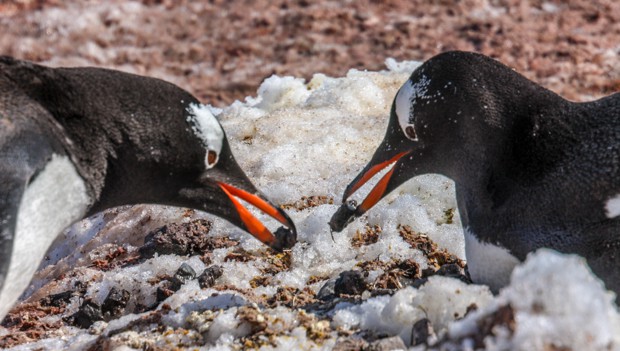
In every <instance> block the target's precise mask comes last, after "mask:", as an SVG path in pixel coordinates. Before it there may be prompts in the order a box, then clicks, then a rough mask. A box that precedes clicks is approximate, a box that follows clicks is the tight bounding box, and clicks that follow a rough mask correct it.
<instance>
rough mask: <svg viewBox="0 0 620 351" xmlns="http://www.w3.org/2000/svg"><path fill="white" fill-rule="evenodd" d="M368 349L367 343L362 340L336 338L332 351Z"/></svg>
mask: <svg viewBox="0 0 620 351" xmlns="http://www.w3.org/2000/svg"><path fill="white" fill-rule="evenodd" d="M367 349H368V341H366V340H364V339H362V338H351V337H348V338H338V341H336V345H334V347H333V348H332V351H360V350H367Z"/></svg>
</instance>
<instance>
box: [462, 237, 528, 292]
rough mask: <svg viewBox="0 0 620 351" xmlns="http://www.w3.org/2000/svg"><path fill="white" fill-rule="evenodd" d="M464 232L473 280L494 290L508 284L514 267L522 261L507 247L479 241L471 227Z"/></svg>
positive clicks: (469, 268) (468, 264) (468, 265)
mask: <svg viewBox="0 0 620 351" xmlns="http://www.w3.org/2000/svg"><path fill="white" fill-rule="evenodd" d="M464 233H465V256H466V258H467V267H468V270H469V275H470V276H471V279H472V280H473V282H474V283H476V284H485V285H488V286H489V287H490V288H491V290H492V291H494V292H497V291H499V289H500V288H502V287H504V286H506V285H508V284H509V283H510V274H511V273H512V270H513V268H514V267H515V266H516V265H518V264H519V263H520V262H521V261H519V259H517V258H516V257H514V256H513V255H512V254H511V253H510V252H509V251H508V250H506V249H505V248H502V247H499V246H496V245H492V244H489V243H484V242H481V241H479V240H478V238H476V236H475V235H474V234H472V232H471V231H470V230H469V228H465V230H464Z"/></svg>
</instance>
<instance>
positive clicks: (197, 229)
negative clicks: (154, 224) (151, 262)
mask: <svg viewBox="0 0 620 351" xmlns="http://www.w3.org/2000/svg"><path fill="white" fill-rule="evenodd" d="M210 230H211V222H209V221H207V220H204V219H200V220H196V221H192V222H189V223H172V224H169V225H165V226H163V227H161V228H159V229H157V230H155V231H152V232H150V233H149V234H148V235H147V236H146V237H145V238H144V245H143V246H142V247H140V249H139V250H138V251H139V252H140V255H141V256H142V257H145V258H150V257H153V255H155V253H158V254H160V255H171V254H174V255H181V256H183V255H192V254H197V253H200V252H201V251H202V249H203V248H204V247H205V246H207V244H208V241H209V238H208V237H207V236H206V235H205V234H206V233H208V232H209V231H210Z"/></svg>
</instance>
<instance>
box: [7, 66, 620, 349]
mask: <svg viewBox="0 0 620 351" xmlns="http://www.w3.org/2000/svg"><path fill="white" fill-rule="evenodd" d="M418 65H419V63H417V62H396V61H395V60H392V59H388V60H386V66H387V70H384V71H379V72H367V71H358V70H351V71H349V72H348V73H347V75H346V76H345V77H340V78H334V77H328V76H326V75H323V74H318V73H317V74H315V75H314V76H313V77H312V78H311V79H310V81H307V82H306V81H304V80H303V79H301V78H295V77H278V76H272V77H269V78H267V79H266V80H265V81H264V83H263V84H262V85H261V86H260V88H259V89H258V93H257V96H255V97H248V98H247V99H246V100H245V101H237V102H235V103H233V104H231V105H230V106H227V107H225V108H223V109H222V110H221V111H220V110H215V109H212V110H210V112H211V113H213V114H214V116H215V118H217V120H218V121H219V122H220V123H221V125H222V127H223V128H224V130H225V131H226V135H227V138H228V140H229V143H230V145H231V148H232V150H233V154H234V155H235V158H236V159H237V161H238V163H239V164H240V165H241V167H242V168H243V169H244V170H245V171H246V173H247V174H248V176H249V178H250V179H252V181H253V182H254V183H255V185H256V186H257V187H258V188H259V189H261V191H263V192H264V193H265V195H266V196H267V197H269V198H270V199H271V200H272V201H273V202H274V203H276V204H279V205H283V204H292V203H295V202H296V201H298V200H299V199H300V198H301V197H302V196H313V195H317V196H325V197H326V198H332V199H333V204H329V203H325V204H320V205H318V206H315V207H309V208H304V209H300V210H298V209H295V208H291V209H288V210H287V212H288V213H289V215H290V216H291V218H292V219H293V220H294V221H295V223H296V226H297V229H298V240H299V242H298V244H297V245H295V246H294V247H293V249H292V251H291V259H292V262H291V268H290V269H288V270H284V271H282V272H277V273H275V274H273V275H272V276H271V279H272V281H271V283H269V284H267V285H266V286H258V287H254V288H253V287H252V284H251V283H250V282H251V280H252V279H254V278H255V277H260V276H264V275H265V274H264V273H263V270H262V269H263V268H265V267H266V266H267V264H268V260H269V259H270V257H269V256H268V255H267V254H266V251H265V247H264V246H263V245H262V244H261V243H260V242H258V241H257V240H256V239H254V238H253V237H251V236H250V235H248V234H247V233H244V232H243V231H241V230H240V229H238V228H235V227H233V226H232V225H230V224H228V223H227V222H225V221H224V220H221V219H217V218H215V217H213V216H211V215H209V214H205V213H200V212H192V213H191V214H190V215H187V214H186V213H185V211H184V210H183V209H174V208H168V207H161V206H136V207H131V208H121V209H117V210H113V211H109V212H106V213H104V214H100V215H97V216H95V217H93V218H91V219H89V220H87V221H85V222H82V223H79V224H77V225H76V226H74V227H73V228H71V229H70V230H69V231H67V232H65V234H63V236H61V238H60V239H59V240H57V241H56V242H55V244H54V245H53V246H52V248H51V249H50V251H49V254H48V256H49V259H48V260H46V261H45V262H44V263H42V265H41V267H40V270H39V272H38V273H37V275H36V276H35V279H34V281H33V283H32V285H31V288H30V289H29V290H28V292H27V293H26V294H25V297H29V298H30V300H29V301H36V300H37V299H40V298H42V297H44V296H47V295H49V294H51V293H57V292H61V291H65V290H67V289H70V288H71V287H72V286H73V284H74V283H75V281H76V280H78V279H80V280H88V281H91V282H92V283H91V284H90V285H89V286H88V288H87V293H86V296H87V297H90V298H92V299H94V300H95V301H97V302H101V301H102V300H103V299H104V298H105V296H106V295H107V293H108V292H109V290H110V289H111V288H112V287H117V288H122V289H126V290H128V291H130V292H131V296H132V297H131V300H130V302H129V307H128V310H131V309H132V308H133V306H135V305H136V304H137V303H141V304H146V305H148V304H151V303H154V302H155V297H154V295H155V289H156V287H157V286H156V285H153V284H152V283H151V282H152V281H153V280H157V279H159V278H161V277H162V276H166V275H172V274H174V272H175V270H176V269H177V268H178V267H179V266H180V265H181V263H183V262H185V263H187V264H189V265H190V266H192V268H194V270H196V272H197V273H198V274H200V272H202V270H204V268H205V267H206V266H207V265H206V264H205V263H204V262H203V261H202V260H201V259H200V258H199V257H198V256H194V257H182V256H176V255H161V256H158V255H156V256H155V257H153V258H151V259H148V260H145V261H144V262H141V263H138V264H135V265H129V266H127V267H116V268H113V269H111V270H108V271H101V270H97V269H95V268H94V267H92V266H91V263H92V261H93V259H96V258H97V257H100V255H102V254H105V250H104V249H107V248H109V247H113V246H115V245H123V247H124V248H125V250H127V251H128V252H135V250H137V248H138V247H139V246H140V245H141V244H142V240H143V238H144V236H145V235H146V234H147V233H148V232H149V231H151V230H153V229H155V228H158V227H159V226H161V225H163V224H165V223H167V222H187V221H190V220H193V219H197V218H208V219H209V220H212V221H213V227H212V229H211V231H210V232H209V233H208V234H207V235H211V236H229V237H231V238H234V239H238V240H239V241H240V247H241V248H243V249H244V250H246V251H248V252H250V253H252V254H253V255H255V256H256V258H255V259H253V260H250V261H247V262H241V261H234V260H232V261H231V260H227V259H226V257H227V255H228V254H229V253H230V252H231V250H233V249H234V248H220V249H216V250H214V251H213V252H212V253H211V256H210V259H211V263H210V264H216V265H220V266H221V267H222V269H223V271H224V274H223V276H222V277H220V278H219V279H218V281H217V282H218V284H220V285H222V286H226V287H228V288H227V289H224V290H222V289H220V290H216V289H212V288H206V289H201V288H200V287H199V286H198V283H197V281H195V280H194V281H190V282H188V283H186V284H184V285H183V286H182V287H181V289H180V290H179V291H177V292H176V293H174V294H173V295H172V296H170V297H168V298H167V299H166V300H165V301H163V303H162V304H160V305H159V306H158V308H157V311H158V312H159V313H161V314H162V317H161V321H159V322H158V323H159V325H160V328H163V329H161V330H164V329H165V331H164V332H161V330H160V332H158V333H155V332H151V331H149V330H144V329H139V328H138V329H131V328H130V329H129V330H126V331H123V332H118V333H116V332H115V331H119V330H121V329H122V328H125V327H126V326H128V325H129V323H131V322H132V321H135V320H138V319H139V318H143V317H147V316H148V315H149V313H151V312H144V313H141V314H129V315H127V316H123V317H120V318H118V319H116V320H112V321H110V322H109V323H108V324H107V325H106V324H103V323H100V324H97V325H96V327H93V328H91V329H92V330H91V331H90V332H89V331H88V330H82V329H78V328H74V327H63V328H62V330H61V331H59V332H58V333H59V334H58V335H56V336H54V335H52V336H50V337H49V338H47V339H43V340H40V341H38V342H35V343H31V344H25V345H21V346H18V347H16V348H15V349H16V350H27V349H35V348H37V349H43V350H53V349H62V348H69V347H74V348H75V347H78V346H76V345H79V348H83V346H84V345H88V344H89V343H92V342H94V340H95V339H96V337H97V335H99V334H101V335H108V337H109V338H110V340H111V341H110V345H111V346H110V347H112V346H114V347H117V348H118V349H123V348H125V349H129V348H128V347H133V348H135V347H142V346H144V345H149V347H153V348H158V347H159V348H165V347H171V345H174V346H175V347H179V348H188V349H194V348H198V347H197V346H196V345H197V343H198V345H204V346H203V347H202V349H209V350H231V349H234V348H238V347H240V344H239V338H240V337H243V336H248V335H251V333H252V330H253V329H252V328H255V327H256V326H255V325H254V324H252V323H262V322H265V323H267V325H268V326H269V328H270V329H269V330H270V331H271V332H272V335H273V339H272V340H271V342H265V343H263V344H258V345H255V346H256V348H257V349H260V350H287V351H288V350H297V349H306V350H329V349H331V348H333V346H334V345H335V344H336V343H337V342H338V340H339V332H338V331H337V330H340V331H342V332H343V335H344V334H347V333H358V332H366V333H371V334H374V335H380V334H382V333H386V334H388V335H398V336H400V337H401V338H402V340H403V341H404V342H405V344H406V345H408V346H411V345H410V343H411V330H412V326H413V324H414V323H416V322H417V321H419V320H420V319H422V318H428V320H429V321H430V322H431V324H432V325H433V328H434V329H435V332H436V333H437V336H438V340H440V344H438V345H436V349H444V350H460V349H472V348H473V346H474V345H476V343H477V342H480V340H482V341H481V342H482V346H480V345H479V346H480V347H485V348H486V349H488V350H544V349H552V348H553V347H555V348H556V349H561V348H562V347H564V346H566V347H570V348H571V349H573V350H620V316H619V314H618V310H617V306H616V305H615V303H614V298H615V296H614V295H613V294H612V293H610V292H607V291H606V290H605V289H604V286H603V285H602V283H601V282H600V280H598V279H597V278H596V277H595V276H593V274H592V273H591V272H590V270H589V269H588V267H587V265H586V264H585V262H584V260H583V259H581V258H578V257H576V256H571V255H561V254H558V253H555V252H552V251H549V250H541V251H539V252H537V253H534V254H531V255H530V256H529V257H528V259H527V261H526V262H525V263H523V264H521V265H518V266H517V268H516V269H515V270H514V272H513V274H512V276H511V279H510V284H509V285H508V286H507V287H506V288H504V289H503V290H501V291H500V293H499V295H497V296H493V294H492V293H491V291H490V289H489V288H488V287H487V286H483V285H475V284H465V283H463V282H461V281H460V280H457V279H453V278H448V277H441V276H432V277H430V278H429V279H428V282H427V283H426V284H424V285H422V286H420V287H419V288H417V289H416V288H414V287H405V288H403V289H401V290H399V291H397V292H396V293H395V294H393V295H381V296H373V297H371V296H366V295H364V296H363V301H360V302H359V303H353V302H341V303H338V304H336V305H335V306H333V307H332V308H330V309H329V310H328V311H325V312H322V313H318V312H317V313H316V314H315V313H314V312H312V311H307V312H306V311H304V310H303V309H295V308H287V307H284V306H277V307H267V306H262V305H260V304H257V302H256V301H260V300H261V299H263V298H264V297H271V296H274V294H276V292H277V289H278V287H290V288H297V289H300V290H302V289H304V288H308V289H310V290H311V291H312V292H315V293H316V292H318V291H319V289H320V288H321V287H322V286H323V284H324V283H325V281H326V280H322V281H319V282H316V283H310V284H309V283H308V280H309V279H310V277H325V278H326V279H327V278H330V279H333V278H336V277H338V275H339V274H340V273H341V272H342V271H345V270H351V269H359V267H357V264H358V263H360V262H363V261H371V260H379V261H381V262H390V261H391V260H394V259H413V260H415V261H416V262H417V263H418V264H419V266H420V268H421V269H424V268H426V267H428V263H427V260H426V257H425V256H424V254H423V253H422V252H421V251H420V250H417V249H415V248H412V247H411V246H409V244H407V243H406V242H405V241H404V240H403V238H402V237H401V236H400V235H399V234H398V230H397V228H398V226H399V225H407V226H410V227H411V228H412V229H413V231H416V232H419V233H423V234H426V235H427V236H428V237H429V238H430V239H431V240H433V241H434V242H435V243H437V245H438V246H439V247H440V248H444V249H446V250H448V252H450V253H452V254H454V255H456V256H457V257H460V258H465V257H464V255H465V250H464V238H463V231H462V229H461V226H460V220H459V216H458V211H457V210H456V201H455V197H454V183H453V182H452V181H450V180H449V179H447V178H445V177H443V176H440V175H424V176H420V177H416V178H414V179H412V180H410V181H409V182H407V183H405V184H403V185H402V186H401V187H399V188H398V189H397V190H395V191H394V192H393V193H392V194H390V195H388V196H386V197H385V198H384V199H383V200H382V201H381V202H379V203H378V204H377V205H376V206H375V207H374V208H372V209H371V210H370V211H369V212H368V213H367V214H366V215H365V216H362V217H361V218H360V219H358V220H356V221H354V222H353V223H351V224H350V225H349V226H348V227H347V228H346V229H345V230H343V231H342V232H341V233H334V234H333V238H332V233H330V230H329V226H328V225H327V223H328V221H329V219H330V217H331V215H332V214H333V213H334V212H335V211H336V209H337V208H338V206H339V205H340V198H341V196H342V192H343V191H344V189H345V187H346V185H347V184H348V183H349V182H350V181H351V180H352V179H353V178H354V177H355V175H357V173H358V172H359V171H360V169H362V168H363V166H364V165H365V164H366V162H368V160H369V159H370V157H371V155H372V154H373V152H374V150H375V148H376V146H377V145H378V144H379V142H380V141H381V139H382V138H383V135H384V132H385V129H386V125H387V117H388V116H389V111H390V107H391V103H392V101H393V99H394V96H395V94H396V93H397V91H398V90H399V88H400V87H401V85H402V84H403V83H404V82H405V81H406V80H407V79H408V77H409V75H410V74H411V72H412V71H413V70H414V69H415V67H417V66H418ZM380 176H381V175H378V177H380ZM373 183H374V182H373V181H371V182H369V183H368V184H366V185H365V186H364V187H362V188H361V189H360V190H359V191H358V192H357V194H358V196H362V195H359V194H366V193H367V192H368V191H369V189H370V188H371V187H372V186H373ZM446 213H453V214H454V216H453V218H452V219H451V220H447V219H446ZM253 214H255V215H256V216H257V217H258V218H259V219H260V220H261V221H264V222H265V223H267V225H268V226H270V227H273V228H275V227H276V226H277V224H276V223H275V221H273V220H272V219H271V218H269V217H268V216H267V215H264V214H261V213H258V212H253ZM375 224H376V225H379V226H380V227H381V229H382V232H381V233H380V234H379V238H378V241H377V242H376V243H372V244H368V245H362V246H360V247H354V246H352V244H351V241H352V240H351V239H352V238H353V237H354V235H356V233H357V231H361V232H363V231H364V228H365V226H366V225H375ZM381 273H382V271H381V270H380V269H379V270H373V271H370V272H369V275H368V276H367V277H365V279H366V280H367V281H372V280H373V279H374V278H376V277H378V276H379V275H380V274H381ZM158 277H159V278H158ZM77 300H78V299H75V301H73V300H72V301H71V304H70V306H69V307H68V311H70V312H71V311H73V312H74V311H75V310H76V308H77V307H78V306H79V301H77ZM164 304H165V305H166V308H165V309H164V308H163V305H164ZM506 306H509V308H510V309H511V310H512V311H513V312H514V321H513V322H511V323H512V324H511V323H502V321H501V318H499V317H497V316H498V313H499V312H498V311H505V310H506V308H508V307H506ZM502 308H503V309H502ZM468 310H470V311H471V310H473V311H472V312H469V313H468V312H467V311H468ZM244 313H246V314H247V313H254V314H255V317H254V318H255V321H256V322H252V323H250V322H248V320H247V319H243V318H242V317H241V316H242V315H243V314H244ZM56 318H57V317H56ZM493 318H496V319H497V320H496V321H495V322H493V323H496V325H495V324H492V326H493V328H489V329H488V330H486V329H484V328H483V327H482V326H484V325H485V323H486V324H487V325H488V324H489V323H491V322H488V321H493V320H494V319H493ZM484 321H487V322H484ZM483 322H484V323H483ZM511 325H512V326H513V327H511ZM162 326H163V327H162ZM511 328H512V329H511ZM4 332H6V331H4ZM2 333H3V328H0V335H2ZM91 333H93V334H91ZM317 335H318V336H317ZM476 340H478V341H476ZM140 345H142V346H140ZM413 349H415V350H424V349H429V350H432V349H434V348H433V347H429V348H425V347H424V346H417V347H412V350H413Z"/></svg>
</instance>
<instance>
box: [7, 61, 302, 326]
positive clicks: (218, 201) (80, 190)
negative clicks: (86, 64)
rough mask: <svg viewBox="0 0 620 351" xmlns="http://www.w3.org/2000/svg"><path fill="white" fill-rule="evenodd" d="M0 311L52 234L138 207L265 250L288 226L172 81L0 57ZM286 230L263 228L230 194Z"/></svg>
mask: <svg viewBox="0 0 620 351" xmlns="http://www.w3.org/2000/svg"><path fill="white" fill-rule="evenodd" d="M0 160H1V161H2V162H0V194H2V196H0V289H1V290H0V319H1V318H3V317H4V315H5V314H6V313H7V312H8V310H9V309H10V307H11V306H12V304H13V303H14V302H15V301H16V299H17V298H18V297H19V295H20V294H21V292H22V291H23V290H24V289H25V288H26V286H27V284H28V282H29V280H30V278H31V277H32V274H34V271H35V270H36V267H38V264H39V261H40V260H41V258H42V257H43V255H44V254H45V251H46V250H47V248H48V247H49V245H50V244H51V242H52V241H53V240H54V238H55V237H56V236H57V235H58V234H59V233H60V232H61V231H62V230H63V229H64V228H66V227H67V226H68V225H70V224H71V223H73V222H75V221H77V220H79V219H82V218H84V217H85V216H88V215H92V214H94V213H96V212H99V211H102V210H104V209H107V208H111V207H115V206H120V205H127V204H138V203H151V204H164V205H172V206H182V207H190V208H194V209H198V210H203V211H207V212H210V213H213V214H215V215H218V216H220V217H222V218H224V219H226V220H228V221H230V222H231V223H233V224H235V225H237V226H239V227H240V228H242V229H244V230H246V231H248V232H250V233H251V234H252V235H254V236H256V237H257V238H258V239H259V240H261V241H263V242H264V243H266V244H267V245H269V246H271V247H272V248H274V249H276V250H281V249H283V248H288V247H290V246H292V245H293V244H294V242H295V239H296V232H295V227H294V224H293V223H292V221H291V220H290V218H289V217H288V216H287V215H286V213H285V212H284V211H282V210H281V209H280V208H277V207H275V206H274V205H273V204H271V203H270V202H269V201H268V200H267V199H266V198H265V197H264V196H263V195H262V194H261V193H260V192H259V191H258V190H257V189H256V188H255V187H254V186H253V185H252V183H251V181H250V180H249V179H248V178H247V176H246V175H245V174H244V173H243V171H242V170H241V168H240V167H239V166H238V165H237V163H236V162H235V160H234V157H233V155H232V153H231V150H230V146H229V144H228V142H227V140H226V136H225V133H224V131H223V130H222V128H221V126H220V125H219V122H217V120H216V119H215V117H214V116H213V115H212V114H211V113H210V111H209V110H208V108H207V107H205V106H203V105H201V104H200V103H199V101H198V100H197V99H196V98H194V97H193V96H192V95H190V94H189V93H187V92H186V91H184V90H182V89H180V88H178V87H176V86H175V85H173V84H170V83H167V82H164V81H161V80H158V79H153V78H148V77H141V76H137V75H132V74H127V73H122V72H118V71H113V70H106V69H99V68H48V67H44V66H40V65H36V64H33V63H29V62H24V61H19V60H15V59H12V58H10V57H0ZM236 197H239V198H241V199H243V200H245V201H247V202H248V203H250V204H251V205H254V206H256V207H258V208H259V209H260V210H262V211H264V212H266V213H267V214H269V215H270V216H272V217H273V218H275V219H276V220H278V221H279V222H281V223H282V224H283V225H284V226H286V227H287V228H288V229H279V230H278V231H276V235H274V234H272V233H271V232H270V231H269V230H268V229H267V228H266V227H265V226H264V224H262V223H261V222H260V221H258V220H257V219H256V218H255V217H254V216H252V215H251V214H250V212H248V210H247V209H246V208H244V207H243V205H241V203H240V202H239V201H238V200H236Z"/></svg>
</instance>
